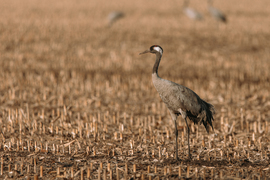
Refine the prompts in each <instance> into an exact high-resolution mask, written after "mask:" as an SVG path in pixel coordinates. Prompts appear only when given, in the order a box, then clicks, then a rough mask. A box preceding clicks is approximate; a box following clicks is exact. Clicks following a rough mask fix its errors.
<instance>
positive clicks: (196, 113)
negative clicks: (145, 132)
mask: <svg viewBox="0 0 270 180" xmlns="http://www.w3.org/2000/svg"><path fill="white" fill-rule="evenodd" d="M145 53H153V54H156V62H155V64H154V67H153V71H152V81H153V84H154V86H155V88H156V90H157V92H158V93H159V96H160V97H161V99H162V101H163V102H164V103H165V104H166V106H167V108H168V109H169V111H170V114H171V117H172V119H173V121H174V123H175V138H176V139H175V140H176V148H175V150H176V153H175V157H176V160H179V158H178V141H177V139H178V129H177V123H176V120H177V116H179V115H181V116H182V118H183V119H185V121H186V125H187V132H188V156H189V158H190V159H191V155H190V146H189V126H188V122H187V118H189V120H191V121H193V122H194V123H196V124H197V123H200V124H201V123H203V125H204V127H205V129H206V131H207V132H208V133H209V125H210V126H211V127H212V129H213V130H214V128H213V125H212V120H214V118H213V114H214V113H215V109H214V107H213V105H211V104H209V103H207V102H205V101H204V100H202V99H201V98H200V97H199V96H198V95H197V94H196V93H195V92H193V91H192V90H190V89H189V88H187V87H185V86H182V85H180V84H176V83H174V82H172V81H168V80H166V79H162V78H160V77H159V76H158V66H159V63H160V60H161V57H162V54H163V49H162V48H161V47H160V46H158V45H153V46H151V47H150V49H148V50H146V51H144V52H142V53H140V54H145Z"/></svg>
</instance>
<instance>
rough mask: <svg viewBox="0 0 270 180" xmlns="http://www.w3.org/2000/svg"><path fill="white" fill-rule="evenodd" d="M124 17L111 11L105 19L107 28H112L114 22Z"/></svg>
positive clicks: (120, 13) (117, 12)
mask: <svg viewBox="0 0 270 180" xmlns="http://www.w3.org/2000/svg"><path fill="white" fill-rule="evenodd" d="M123 17H124V13H123V12H120V11H113V12H111V13H110V14H109V15H108V17H107V19H108V26H109V27H110V26H112V25H113V24H114V23H115V22H116V21H118V20H119V19H121V18H123Z"/></svg>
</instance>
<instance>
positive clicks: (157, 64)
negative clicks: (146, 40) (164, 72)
mask: <svg viewBox="0 0 270 180" xmlns="http://www.w3.org/2000/svg"><path fill="white" fill-rule="evenodd" d="M161 57H162V55H161V54H160V53H156V62H155V64H154V67H153V72H152V74H153V75H154V74H156V76H157V77H159V76H158V66H159V63H160V60H161Z"/></svg>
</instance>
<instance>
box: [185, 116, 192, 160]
mask: <svg viewBox="0 0 270 180" xmlns="http://www.w3.org/2000/svg"><path fill="white" fill-rule="evenodd" d="M185 121H186V125H187V133H188V134H187V139H188V157H189V159H191V156H190V146H189V127H188V123H187V118H185Z"/></svg>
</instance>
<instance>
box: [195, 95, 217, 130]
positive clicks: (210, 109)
mask: <svg viewBox="0 0 270 180" xmlns="http://www.w3.org/2000/svg"><path fill="white" fill-rule="evenodd" d="M214 114H215V108H214V106H213V105H212V104H209V103H207V102H205V101H203V100H202V110H201V113H200V115H199V116H198V117H199V118H200V119H201V123H203V125H204V127H205V129H206V131H207V133H209V125H210V126H211V127H212V129H213V130H214V127H213V124H212V121H214V117H213V115H214Z"/></svg>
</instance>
